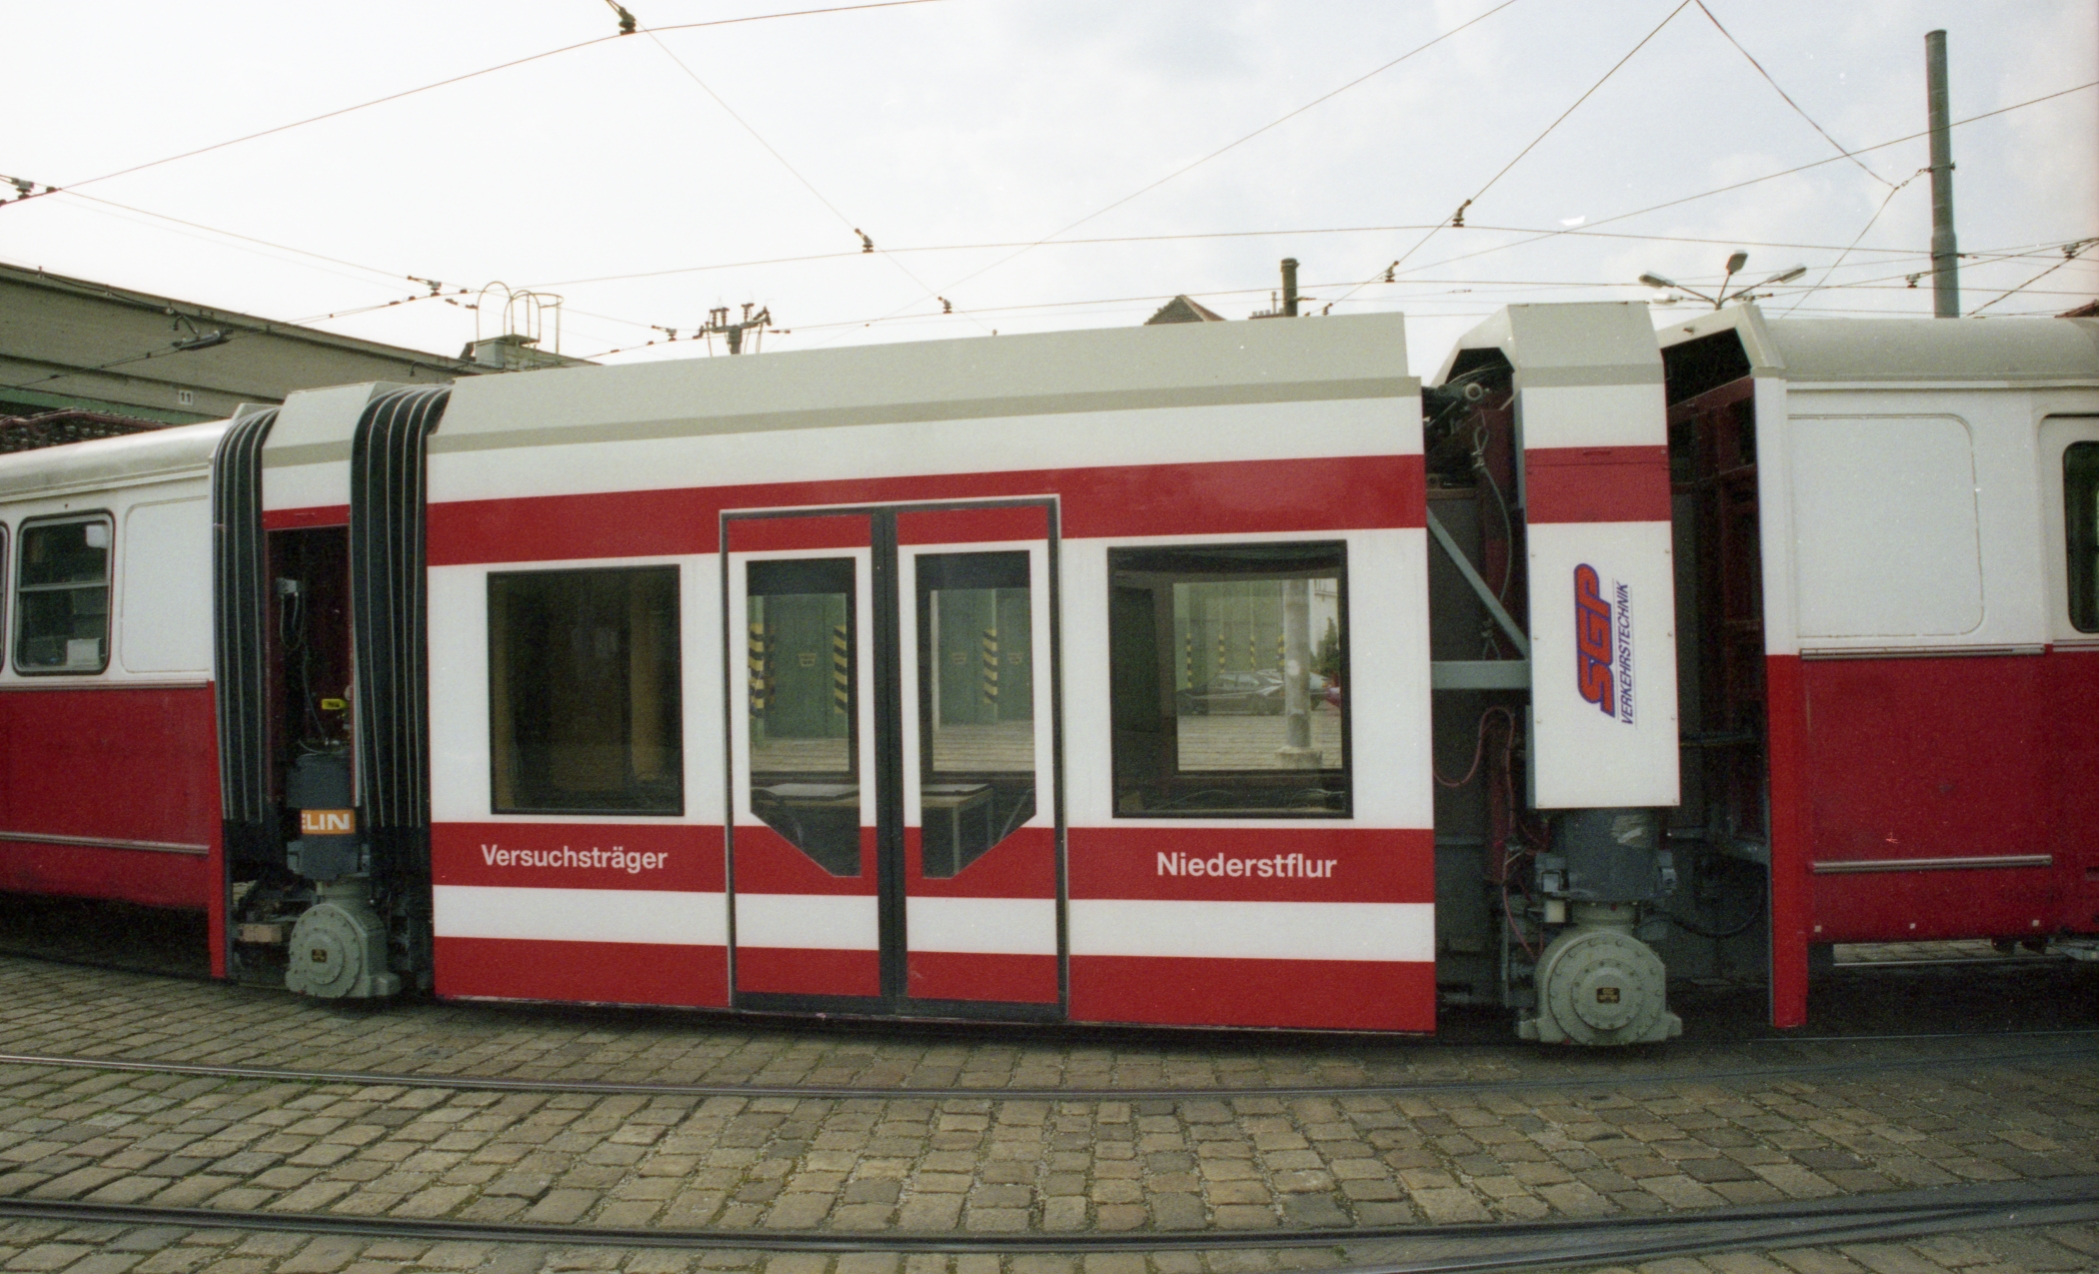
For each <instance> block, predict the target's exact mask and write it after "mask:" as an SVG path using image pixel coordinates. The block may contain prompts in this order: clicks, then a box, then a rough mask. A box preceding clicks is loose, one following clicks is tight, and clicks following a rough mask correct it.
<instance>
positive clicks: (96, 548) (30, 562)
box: [15, 513, 110, 673]
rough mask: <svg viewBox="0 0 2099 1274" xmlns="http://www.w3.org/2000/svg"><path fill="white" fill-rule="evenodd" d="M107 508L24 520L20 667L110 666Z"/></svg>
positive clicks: (18, 606) (18, 605) (18, 608)
mask: <svg viewBox="0 0 2099 1274" xmlns="http://www.w3.org/2000/svg"><path fill="white" fill-rule="evenodd" d="M109 546H110V520H109V516H108V515H107V514H103V513H95V514H88V515H86V516H77V517H66V518H51V519H48V520H46V521H42V522H28V523H24V524H23V526H22V532H21V560H20V562H19V564H18V565H17V567H16V569H15V589H16V598H15V671H17V672H24V673H66V672H70V673H83V672H101V671H102V670H103V669H104V668H107V667H108V666H109Z"/></svg>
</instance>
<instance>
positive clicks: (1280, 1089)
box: [0, 1033, 2099, 1101]
mask: <svg viewBox="0 0 2099 1274" xmlns="http://www.w3.org/2000/svg"><path fill="white" fill-rule="evenodd" d="M2078 1034H2079V1035H2081V1036H2093V1035H2095V1034H2099V1033H2078ZM1866 1038H1867V1040H1868V1041H1870V1037H1866ZM1982 1038H1990V1037H1987V1036H1985V1037H1982ZM2095 1056H2099V1038H2087V1039H2086V1042H2082V1043H2078V1044H2073V1045H2071V1046H2069V1047H2064V1048H2052V1049H2030V1050H2026V1051H2023V1052H2003V1053H1997V1052H1990V1051H1987V1050H1985V1051H1980V1052H1973V1051H1971V1052H1964V1053H1959V1054H1948V1055H1944V1056H1937V1057H1917V1056H1910V1057H1896V1058H1887V1057H1862V1058H1852V1059H1848V1060H1842V1061H1830V1062H1797V1063H1774V1064H1770V1065H1763V1066H1740V1067H1729V1068H1725V1069H1717V1070H1698V1069H1695V1068H1689V1067H1686V1068H1683V1069H1680V1070H1671V1071H1658V1072H1654V1073H1651V1074H1641V1075H1627V1074H1608V1075H1596V1076H1593V1077H1588V1076H1568V1077H1555V1078H1546V1077H1526V1078H1521V1079H1480V1080H1423V1081H1415V1082H1407V1083H1394V1084H1271V1085H1252V1086H1239V1087H1226V1086H1222V1085H1219V1086H1212V1087H1196V1088H1135V1087H1131V1088H982V1087H961V1086H954V1087H944V1088H930V1087H928V1088H908V1087H899V1086H894V1085H887V1086H885V1085H872V1084H745V1083H728V1084H696V1083H651V1082H647V1081H642V1080H632V1081H628V1080H602V1079H553V1078H530V1077H518V1076H503V1075H432V1074H423V1073H414V1072H410V1073H400V1072H392V1071H337V1070H303V1069H295V1068H289V1067H277V1066H230V1065H227V1066H219V1065H210V1064H205V1063H195V1062H156V1061H149V1060H139V1059H133V1058H108V1057H73V1056H65V1055H59V1054H46V1053H0V1066H44V1067H52V1068H60V1069H66V1070H97V1071H112V1072H122V1073H129V1074H152V1075H192V1076H198V1077H202V1078H208V1079H232V1080H261V1081H266V1082H273V1083H295V1084H355V1085H358V1086H360V1087H377V1086H393V1087H402V1088H446V1089H455V1090H461V1091H467V1092H504V1093H516V1092H532V1093H578V1094H594V1095H599V1096H607V1097H611V1096H645V1097H702V1098H704V1097H751V1098H756V1097H789V1098H825V1099H840V1100H848V1099H858V1098H878V1099H887V1100H896V1099H903V1098H923V1099H933V1100H942V1101H947V1100H970V1101H976V1100H998V1101H1191V1100H1205V1099H1207V1100H1226V1101H1229V1100H1235V1099H1239V1098H1253V1097H1291V1098H1297V1097H1401V1096H1410V1095H1418V1094H1433V1093H1481V1092H1521V1091H1525V1090H1535V1089H1568V1088H1572V1089H1592V1088H1606V1087H1607V1088H1622V1087H1627V1086H1638V1085H1647V1084H1681V1083H1711V1082H1713V1081H1715V1080H1744V1079H1792V1078H1801V1077H1806V1076H1813V1075H1834V1074H1846V1073H1850V1072H1854V1071H1861V1070H1872V1071H1886V1070H1912V1071H1914V1070H1933V1069H1949V1068H1960V1067H1971V1066H1977V1065H1995V1066H2023V1065H2034V1064H2047V1063H2052V1062H2067V1061H2085V1060H2090V1059H2091V1058H2093V1057H2095Z"/></svg>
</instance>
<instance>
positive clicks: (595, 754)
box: [488, 566, 685, 814]
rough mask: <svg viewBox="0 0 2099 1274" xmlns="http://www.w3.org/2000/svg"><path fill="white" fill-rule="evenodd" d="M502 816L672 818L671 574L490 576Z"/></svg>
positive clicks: (676, 757) (676, 803)
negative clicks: (620, 815)
mask: <svg viewBox="0 0 2099 1274" xmlns="http://www.w3.org/2000/svg"><path fill="white" fill-rule="evenodd" d="M488 635H489V736H490V753H491V760H492V762H493V768H494V776H493V777H494V786H495V792H494V802H493V804H494V808H495V810H496V812H497V813H499V814H523V813H537V814H562V813H609V814H679V813H683V812H684V808H685V792H684V749H683V742H682V740H683V733H682V730H683V727H682V714H681V710H680V704H679V699H680V689H679V687H680V680H679V666H678V636H679V625H678V568H677V567H675V566H645V567H621V568H612V569H606V570H582V571H532V572H518V573H503V574H492V575H490V576H489V577H488Z"/></svg>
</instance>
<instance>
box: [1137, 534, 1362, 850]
mask: <svg viewBox="0 0 2099 1274" xmlns="http://www.w3.org/2000/svg"><path fill="white" fill-rule="evenodd" d="M1108 573H1109V577H1110V585H1109V587H1110V596H1109V599H1108V606H1109V611H1108V637H1109V647H1110V656H1109V660H1110V696H1111V699H1112V705H1111V716H1112V719H1113V729H1114V770H1115V813H1116V815H1117V816H1118V817H1123V818H1173V817H1201V818H1228V817H1234V816H1243V817H1275V816H1277V815H1282V816H1295V817H1322V816H1324V817H1334V816H1344V815H1346V814H1347V813H1348V812H1349V767H1348V694H1347V686H1348V589H1347V580H1348V572H1347V552H1346V547H1345V546H1344V545H1341V544H1338V543H1317V544H1248V545H1201V546H1190V547H1186V548H1159V549H1150V548H1147V549H1112V550H1110V551H1109V554H1108Z"/></svg>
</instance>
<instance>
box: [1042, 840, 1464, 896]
mask: <svg viewBox="0 0 2099 1274" xmlns="http://www.w3.org/2000/svg"><path fill="white" fill-rule="evenodd" d="M1067 840H1068V843H1069V844H1070V847H1071V862H1070V868H1069V871H1070V878H1071V896H1072V897H1073V898H1187V899H1195V900H1199V901H1200V900H1208V899H1219V900H1226V899H1228V900H1232V901H1239V902H1421V903H1428V902H1434V901H1435V900H1436V850H1435V847H1436V834H1435V833H1434V832H1433V831H1430V830H1428V829H1427V828H1420V829H1393V828H1368V827H1321V826H1317V825H1313V826H1310V827H1287V828H1277V827H1259V828H1236V827H1185V828H1184V827H1074V828H1072V829H1071V831H1070V832H1069V833H1068V836H1067ZM1292 854H1298V855H1302V857H1303V859H1305V860H1310V861H1313V862H1316V863H1318V864H1320V865H1321V867H1322V868H1323V867H1324V865H1325V864H1326V863H1327V862H1328V861H1332V862H1333V864H1334V866H1333V868H1332V869H1331V871H1326V872H1323V874H1321V875H1320V876H1317V877H1312V876H1294V875H1280V876H1278V875H1271V876H1268V877H1261V876H1258V875H1236V876H1235V875H1230V874H1227V875H1224V876H1221V877H1220V876H1216V875H1212V874H1211V873H1210V871H1209V864H1210V861H1211V860H1212V859H1214V858H1223V859H1225V860H1227V863H1226V865H1227V867H1229V865H1230V861H1231V860H1241V861H1248V860H1251V861H1258V860H1261V859H1269V860H1273V859H1275V858H1277V857H1278V856H1280V857H1282V858H1284V859H1288V858H1289V856H1290V855H1292ZM1174 855H1180V856H1181V857H1179V858H1172V856H1174ZM1167 858H1172V862H1173V865H1174V866H1176V867H1179V868H1181V870H1180V871H1179V872H1178V873H1176V872H1175V871H1173V870H1171V869H1170V868H1169V867H1167V866H1166V865H1165V864H1163V863H1162V862H1161V860H1162V859H1167ZM1191 862H1196V863H1201V864H1202V865H1203V871H1202V874H1200V875H1197V874H1194V873H1193V872H1192V871H1189V870H1187V867H1188V864H1189V863H1191ZM1241 870H1242V871H1244V868H1242V869H1241Z"/></svg>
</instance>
